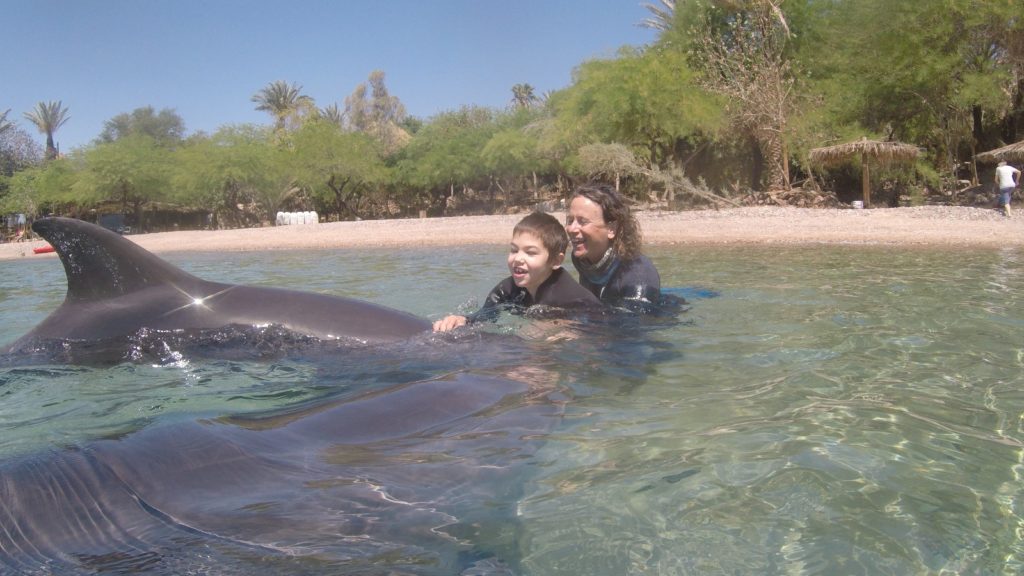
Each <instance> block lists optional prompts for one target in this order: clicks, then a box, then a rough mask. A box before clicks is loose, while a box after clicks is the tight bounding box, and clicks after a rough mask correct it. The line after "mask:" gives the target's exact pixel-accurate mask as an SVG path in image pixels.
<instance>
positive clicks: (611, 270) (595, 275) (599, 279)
mask: <svg viewBox="0 0 1024 576" xmlns="http://www.w3.org/2000/svg"><path fill="white" fill-rule="evenodd" d="M572 265H573V266H575V267H576V269H577V270H579V272H580V276H581V277H583V278H586V279H587V281H588V282H590V283H591V284H595V285H597V286H604V285H605V284H607V283H608V281H609V280H611V278H612V274H615V271H616V270H618V268H619V256H618V255H617V254H616V253H615V250H614V249H612V248H611V247H610V246H609V247H608V250H606V251H605V253H604V256H602V257H601V259H600V260H598V262H597V264H588V263H587V262H585V261H583V260H580V259H578V258H576V256H573V257H572Z"/></svg>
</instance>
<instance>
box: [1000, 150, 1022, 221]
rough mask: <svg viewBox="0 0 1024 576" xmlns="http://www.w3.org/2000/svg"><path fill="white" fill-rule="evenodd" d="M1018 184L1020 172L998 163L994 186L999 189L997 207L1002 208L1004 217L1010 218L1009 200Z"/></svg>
mask: <svg viewBox="0 0 1024 576" xmlns="http://www.w3.org/2000/svg"><path fill="white" fill-rule="evenodd" d="M1018 184H1020V170H1017V169H1016V168H1014V167H1013V166H1009V165H1007V163H1006V162H1000V163H999V166H997V167H996V186H998V187H999V206H1001V207H1002V208H1003V212H1004V213H1005V214H1006V217H1007V218H1009V217H1010V200H1011V199H1012V198H1013V191H1014V190H1015V189H1016V188H1017V185H1018Z"/></svg>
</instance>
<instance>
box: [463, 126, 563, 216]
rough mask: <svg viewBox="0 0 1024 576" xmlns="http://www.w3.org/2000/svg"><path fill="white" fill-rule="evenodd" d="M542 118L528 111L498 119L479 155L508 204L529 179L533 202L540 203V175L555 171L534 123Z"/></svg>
mask: <svg viewBox="0 0 1024 576" xmlns="http://www.w3.org/2000/svg"><path fill="white" fill-rule="evenodd" d="M542 118H543V112H537V111H535V110H534V109H531V108H529V107H527V108H518V109H516V110H514V111H513V112H512V113H507V114H504V115H502V116H499V117H498V119H497V123H498V129H497V131H496V132H494V134H493V135H492V136H491V137H490V139H489V140H488V141H487V145H485V146H484V148H483V150H481V151H480V159H481V161H482V162H483V165H484V168H485V169H486V170H487V171H488V172H489V173H490V175H491V177H492V178H494V182H495V184H496V185H497V186H498V187H499V189H501V191H502V192H504V194H505V199H506V201H508V200H509V199H510V196H512V194H513V192H514V190H515V188H516V186H517V183H519V182H523V181H526V180H527V178H529V184H528V187H529V188H530V189H531V190H532V196H533V198H534V199H538V192H539V186H538V181H537V174H538V173H545V172H548V171H549V170H551V168H552V166H551V162H550V160H549V159H548V158H547V157H546V156H545V155H544V154H543V151H542V149H541V146H540V142H539V138H540V136H541V132H540V131H539V130H536V129H534V128H535V126H534V122H535V121H537V120H540V119H542ZM503 183H504V185H503Z"/></svg>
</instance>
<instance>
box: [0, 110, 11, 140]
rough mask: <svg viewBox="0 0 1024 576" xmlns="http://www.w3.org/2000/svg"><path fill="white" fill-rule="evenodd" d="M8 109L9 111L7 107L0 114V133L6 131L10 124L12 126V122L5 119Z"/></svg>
mask: <svg viewBox="0 0 1024 576" xmlns="http://www.w3.org/2000/svg"><path fill="white" fill-rule="evenodd" d="M10 111H11V109H10V108H8V109H7V110H4V113H3V114H0V134H3V133H4V132H7V129H8V128H10V127H11V126H14V124H11V123H10V122H8V121H7V113H8V112H10Z"/></svg>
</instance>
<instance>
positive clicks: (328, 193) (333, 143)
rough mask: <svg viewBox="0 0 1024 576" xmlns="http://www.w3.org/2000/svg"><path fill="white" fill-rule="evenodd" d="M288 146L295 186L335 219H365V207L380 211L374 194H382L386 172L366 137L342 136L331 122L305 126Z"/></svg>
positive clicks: (362, 135) (374, 144) (381, 199)
mask: <svg viewBox="0 0 1024 576" xmlns="http://www.w3.org/2000/svg"><path fill="white" fill-rule="evenodd" d="M292 145H293V151H292V154H293V158H294V160H293V164H292V167H293V171H294V174H295V176H296V179H297V181H298V183H299V184H301V185H302V186H303V187H305V188H306V189H308V190H309V191H310V192H311V194H312V196H313V197H314V198H316V199H317V200H319V201H320V203H321V204H322V205H323V206H326V207H329V208H330V209H331V211H332V212H334V213H335V214H337V216H338V218H339V219H341V218H345V217H346V216H352V217H355V218H362V217H364V216H366V215H367V214H366V213H365V208H364V206H363V205H364V204H365V203H376V204H377V207H378V208H380V206H381V203H382V202H383V201H384V200H385V199H384V198H382V197H380V196H379V195H375V194H374V193H375V192H380V191H382V190H383V187H382V186H381V184H382V181H383V178H384V173H385V170H386V168H385V166H384V163H383V161H382V160H381V158H380V152H379V150H378V145H377V143H376V142H374V141H373V140H372V139H371V138H370V136H368V135H366V134H362V133H358V132H345V131H343V130H342V129H341V127H339V126H338V125H337V124H334V123H332V122H326V121H319V122H307V123H306V124H305V125H303V127H302V128H301V129H300V130H298V131H297V132H296V133H295V135H294V137H293V139H292Z"/></svg>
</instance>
